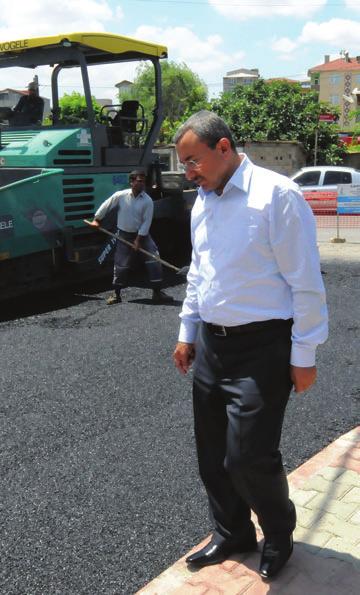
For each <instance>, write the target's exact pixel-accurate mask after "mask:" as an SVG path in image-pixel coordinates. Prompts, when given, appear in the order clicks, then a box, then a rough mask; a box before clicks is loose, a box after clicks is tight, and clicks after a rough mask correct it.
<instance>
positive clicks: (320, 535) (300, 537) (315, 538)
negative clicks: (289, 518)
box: [294, 527, 333, 548]
mask: <svg viewBox="0 0 360 595" xmlns="http://www.w3.org/2000/svg"><path fill="white" fill-rule="evenodd" d="M332 537H333V535H332V533H330V532H329V531H318V530H317V529H315V530H314V531H313V530H312V529H303V527H296V529H295V532H294V542H295V543H298V544H301V545H302V546H305V547H306V546H307V545H316V546H318V547H319V548H320V547H324V546H325V545H326V544H327V543H328V541H329V540H330V539H331V538H332Z"/></svg>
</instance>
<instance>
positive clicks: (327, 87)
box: [308, 52, 360, 131]
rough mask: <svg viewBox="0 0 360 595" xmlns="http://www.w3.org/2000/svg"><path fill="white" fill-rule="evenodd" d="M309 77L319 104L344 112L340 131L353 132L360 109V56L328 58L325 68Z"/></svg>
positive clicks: (309, 73)
mask: <svg viewBox="0 0 360 595" xmlns="http://www.w3.org/2000/svg"><path fill="white" fill-rule="evenodd" d="M308 76H309V77H310V79H311V88H312V89H313V90H315V91H317V92H318V93H319V101H328V102H329V103H331V104H332V105H336V106H338V107H339V108H340V119H339V126H340V128H341V129H342V130H344V131H346V130H349V131H351V130H352V129H353V127H354V124H355V121H356V119H355V118H354V117H353V116H351V112H352V111H354V110H355V109H356V108H360V56H356V57H354V58H351V57H350V56H349V54H348V52H341V57H340V58H338V59H337V60H330V56H325V59H324V63H323V64H319V65H318V66H314V67H313V68H310V69H309V70H308Z"/></svg>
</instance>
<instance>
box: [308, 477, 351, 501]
mask: <svg viewBox="0 0 360 595" xmlns="http://www.w3.org/2000/svg"><path fill="white" fill-rule="evenodd" d="M306 487H310V488H311V489H312V490H316V491H317V492H322V493H324V494H331V497H332V498H336V499H339V498H341V497H342V496H343V495H344V494H345V493H346V492H347V491H348V490H349V484H348V483H347V482H344V481H341V477H339V478H338V479H336V480H335V481H327V480H326V479H324V478H323V477H320V476H317V477H313V478H312V479H311V481H309V482H307V484H306Z"/></svg>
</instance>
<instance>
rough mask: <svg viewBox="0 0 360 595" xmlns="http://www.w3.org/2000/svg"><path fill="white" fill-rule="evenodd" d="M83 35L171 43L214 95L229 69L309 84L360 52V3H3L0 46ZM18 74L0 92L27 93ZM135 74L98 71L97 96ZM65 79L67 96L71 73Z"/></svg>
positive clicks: (2, 79) (2, 80)
mask: <svg viewBox="0 0 360 595" xmlns="http://www.w3.org/2000/svg"><path fill="white" fill-rule="evenodd" d="M76 31H77V32H80V31H94V32H96V31H97V32H106V33H116V34H119V35H126V36H130V37H135V38H138V39H142V40H147V41H155V42H157V43H159V44H163V45H166V46H167V47H168V55H169V59H170V60H173V61H175V62H181V63H185V64H186V65H187V66H188V67H189V68H191V69H192V70H193V71H194V72H196V73H197V74H198V75H199V76H200V78H201V79H202V80H203V81H204V82H205V83H206V84H207V87H208V91H209V97H210V98H212V97H216V96H218V95H219V94H220V93H221V91H222V77H223V76H224V75H225V74H226V72H228V71H230V70H235V69H237V68H258V69H259V72H260V76H262V77H264V78H272V77H286V78H290V79H296V80H304V79H306V78H307V71H308V69H309V68H312V67H313V66H316V65H318V64H322V63H323V62H324V55H325V54H328V55H330V57H331V59H336V58H339V57H340V51H341V50H345V51H348V52H349V54H350V56H355V55H360V0H300V1H297V0H269V1H266V0H183V1H179V0H121V1H120V2H116V1H115V0H61V1H58V2H55V1H52V2H49V0H36V2H29V0H26V1H24V0H18V1H17V2H15V1H14V2H9V0H0V42H1V41H8V40H15V39H24V38H27V37H37V36H46V35H54V34H62V33H70V32H76ZM17 70H18V69H11V71H12V72H10V71H9V70H7V71H6V72H4V71H3V72H0V88H6V87H11V88H15V89H19V88H25V86H26V82H27V81H26V78H25V79H24V75H23V74H22V73H21V76H20V75H19V73H18V72H17ZM134 75H135V73H134V70H133V68H132V67H126V68H124V69H123V70H122V71H121V72H119V71H115V69H114V66H111V67H109V68H108V67H106V68H103V69H102V70H101V72H100V71H99V70H98V71H94V72H93V73H92V75H91V82H92V90H93V94H94V95H95V96H96V97H109V98H114V93H115V89H114V85H115V83H116V82H119V81H120V80H123V79H128V80H133V77H134ZM26 76H27V78H28V79H29V75H28V74H27V73H26ZM66 76H67V77H68V78H67V80H64V87H63V90H65V91H66V92H67V87H66V85H67V84H69V85H70V84H71V76H72V75H71V74H70V73H67V74H66ZM31 78H32V76H30V79H29V80H31ZM23 79H24V80H23ZM39 81H40V89H41V91H40V93H41V95H43V96H48V97H49V96H50V92H49V81H48V77H47V74H45V71H44V72H42V71H40V74H39ZM69 88H70V87H69Z"/></svg>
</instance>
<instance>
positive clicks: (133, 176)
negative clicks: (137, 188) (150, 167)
mask: <svg viewBox="0 0 360 595" xmlns="http://www.w3.org/2000/svg"><path fill="white" fill-rule="evenodd" d="M138 176H143V177H144V178H145V177H146V171H145V170H144V169H133V171H131V172H130V173H129V180H135V179H136V178H137V177H138Z"/></svg>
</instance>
